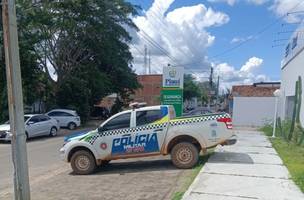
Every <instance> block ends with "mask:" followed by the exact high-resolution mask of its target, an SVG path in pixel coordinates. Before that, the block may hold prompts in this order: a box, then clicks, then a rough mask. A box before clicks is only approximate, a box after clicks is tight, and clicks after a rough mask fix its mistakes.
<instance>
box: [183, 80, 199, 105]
mask: <svg viewBox="0 0 304 200" xmlns="http://www.w3.org/2000/svg"><path fill="white" fill-rule="evenodd" d="M194 80H195V79H194V77H193V76H192V75H191V74H186V75H185V76H184V101H185V100H191V99H192V98H194V97H198V98H200V97H201V95H202V92H201V90H200V88H199V87H198V85H197V84H196V83H195V81H194Z"/></svg>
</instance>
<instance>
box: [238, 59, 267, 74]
mask: <svg viewBox="0 0 304 200" xmlns="http://www.w3.org/2000/svg"><path fill="white" fill-rule="evenodd" d="M262 63H263V59H261V58H257V57H252V58H250V59H249V60H248V61H247V62H246V64H245V65H243V66H242V68H241V69H240V71H241V72H246V73H253V72H254V71H255V70H256V69H258V68H259V67H260V66H261V65H262Z"/></svg>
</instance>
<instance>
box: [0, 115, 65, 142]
mask: <svg viewBox="0 0 304 200" xmlns="http://www.w3.org/2000/svg"><path fill="white" fill-rule="evenodd" d="M24 123H25V134H26V138H27V139H28V138H33V137H37V136H43V135H49V136H52V137H54V136H56V135H57V133H58V131H59V129H60V127H59V124H58V122H57V121H56V120H55V119H52V118H50V117H48V116H47V115H42V114H36V115H34V114H33V115H24ZM10 129H11V127H10V123H9V121H7V122H6V123H4V124H2V125H0V140H1V141H10V140H11V137H12V134H11V132H10Z"/></svg>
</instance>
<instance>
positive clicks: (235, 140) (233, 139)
mask: <svg viewBox="0 0 304 200" xmlns="http://www.w3.org/2000/svg"><path fill="white" fill-rule="evenodd" d="M236 142H237V137H236V135H233V136H231V137H230V138H229V139H227V140H226V141H225V142H223V143H222V145H223V146H225V145H234V144H235V143H236Z"/></svg>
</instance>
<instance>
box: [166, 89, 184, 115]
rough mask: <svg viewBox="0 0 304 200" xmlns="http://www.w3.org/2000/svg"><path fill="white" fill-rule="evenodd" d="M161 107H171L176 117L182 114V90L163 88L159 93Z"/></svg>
mask: <svg viewBox="0 0 304 200" xmlns="http://www.w3.org/2000/svg"><path fill="white" fill-rule="evenodd" d="M161 103H162V105H173V106H174V109H175V112H176V116H177V117H180V116H181V115H182V114H183V89H180V88H163V89H162V92H161Z"/></svg>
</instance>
